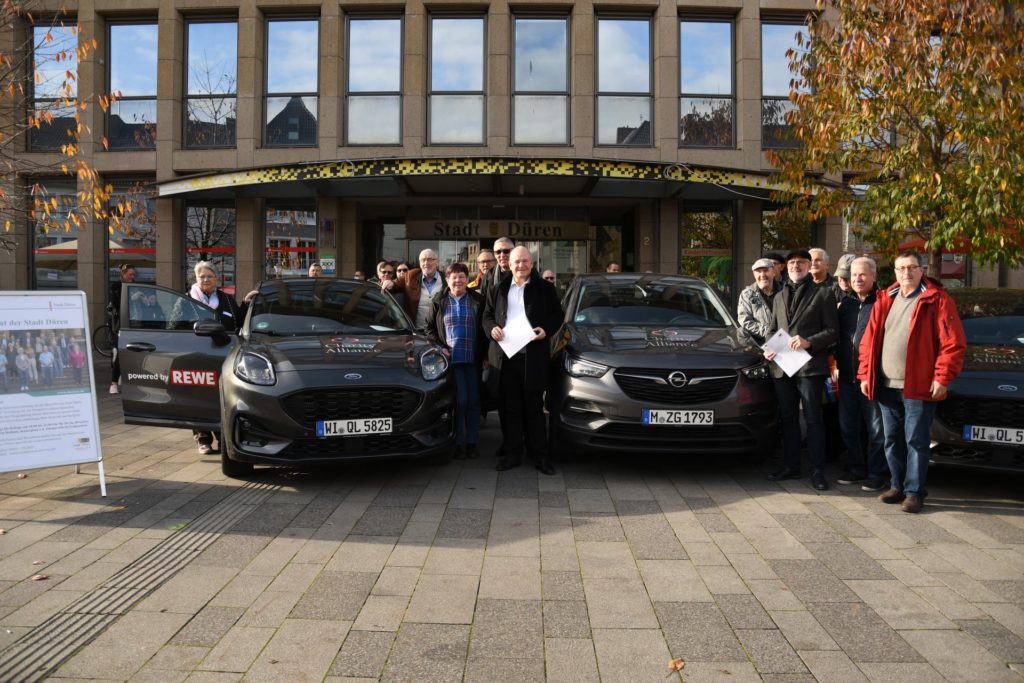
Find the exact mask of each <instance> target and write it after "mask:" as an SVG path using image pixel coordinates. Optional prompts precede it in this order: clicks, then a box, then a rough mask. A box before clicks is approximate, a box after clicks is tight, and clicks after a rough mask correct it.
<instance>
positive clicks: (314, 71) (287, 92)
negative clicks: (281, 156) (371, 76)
mask: <svg viewBox="0 0 1024 683" xmlns="http://www.w3.org/2000/svg"><path fill="white" fill-rule="evenodd" d="M319 45H320V22H319V21H318V20H317V19H308V18H302V19H296V18H290V19H269V20H268V21H267V62H266V63H267V70H266V82H267V86H266V99H265V103H264V110H265V113H264V117H265V121H266V130H265V131H264V144H266V145H267V146H268V147H301V146H312V145H315V144H317V132H318V128H317V120H318V102H319V96H318V94H319V85H318V84H319V51H320V48H319Z"/></svg>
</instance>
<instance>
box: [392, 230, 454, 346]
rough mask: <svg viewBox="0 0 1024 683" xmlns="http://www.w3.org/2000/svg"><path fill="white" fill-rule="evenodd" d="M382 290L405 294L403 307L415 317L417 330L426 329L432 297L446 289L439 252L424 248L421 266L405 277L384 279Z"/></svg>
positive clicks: (421, 255)
mask: <svg viewBox="0 0 1024 683" xmlns="http://www.w3.org/2000/svg"><path fill="white" fill-rule="evenodd" d="M380 288H381V291H384V292H388V291H390V292H393V293H401V294H404V295H405V301H404V302H403V307H404V308H405V312H406V313H408V314H409V317H410V318H412V319H413V322H414V324H415V325H416V329H417V330H423V329H426V326H427V322H428V318H429V316H430V306H431V299H433V297H434V296H435V295H436V294H438V293H439V292H441V291H443V290H445V289H446V285H445V282H444V278H442V277H441V276H440V275H439V274H438V272H437V252H436V251H434V250H433V249H424V250H423V251H421V252H420V267H419V268H413V269H412V270H410V271H409V272H408V273H406V274H405V278H404V279H403V278H398V279H395V280H384V281H383V282H381V283H380Z"/></svg>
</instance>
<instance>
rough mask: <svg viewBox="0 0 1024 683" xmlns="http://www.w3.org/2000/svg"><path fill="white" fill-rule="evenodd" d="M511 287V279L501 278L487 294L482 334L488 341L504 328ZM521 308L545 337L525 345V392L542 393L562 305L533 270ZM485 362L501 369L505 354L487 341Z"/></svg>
mask: <svg viewBox="0 0 1024 683" xmlns="http://www.w3.org/2000/svg"><path fill="white" fill-rule="evenodd" d="M511 286H512V278H511V277H508V278H504V279H502V280H500V281H499V282H498V284H497V285H496V286H494V287H492V288H491V290H490V292H489V293H488V296H487V306H486V307H485V308H484V332H485V333H486V335H487V338H488V339H491V330H492V329H494V328H495V327H505V323H506V321H507V316H508V291H509V288H510V287H511ZM523 305H524V307H525V308H526V319H527V320H529V321H530V325H532V326H533V327H540V328H541V329H543V330H544V334H545V335H546V336H545V338H544V339H540V340H537V341H532V342H530V343H529V344H527V345H526V390H527V391H543V390H545V389H546V388H547V386H548V383H549V380H550V374H551V373H550V365H551V351H550V349H551V346H550V341H551V338H552V337H553V336H554V335H555V333H556V332H557V331H558V328H559V327H560V326H561V324H562V315H563V313H562V304H561V303H560V302H559V300H558V292H557V291H556V290H555V286H554V285H553V284H552V283H550V282H548V281H547V280H545V279H544V278H542V277H541V276H540V275H538V274H537V271H536V270H534V271H533V272H531V273H530V279H529V280H528V282H527V285H526V290H525V291H524V292H523ZM488 360H489V361H490V363H491V365H492V366H493V367H495V368H497V369H500V368H501V365H502V362H503V361H504V360H505V352H504V351H502V350H501V346H499V345H498V342H496V341H493V340H491V349H490V353H489V355H488Z"/></svg>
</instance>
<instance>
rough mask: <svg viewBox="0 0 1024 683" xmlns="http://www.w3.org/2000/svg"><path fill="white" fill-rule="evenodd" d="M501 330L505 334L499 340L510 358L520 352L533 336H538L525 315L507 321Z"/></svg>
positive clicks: (499, 343) (502, 348)
mask: <svg viewBox="0 0 1024 683" xmlns="http://www.w3.org/2000/svg"><path fill="white" fill-rule="evenodd" d="M501 330H502V332H504V334H505V336H504V338H503V339H502V340H501V341H500V342H498V345H499V346H500V347H501V350H502V351H504V352H505V355H506V356H508V357H509V358H511V357H512V356H514V355H516V354H517V353H519V352H520V351H521V350H522V349H523V347H524V346H526V345H527V344H529V343H530V342H531V341H533V338H534V337H536V336H537V335H536V334H535V333H534V331H533V326H532V325H530V321H529V320H527V318H526V316H525V315H517V316H516V317H514V318H512V319H511V320H509V321H507V322H506V323H505V327H503V328H501Z"/></svg>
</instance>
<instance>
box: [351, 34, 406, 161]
mask: <svg viewBox="0 0 1024 683" xmlns="http://www.w3.org/2000/svg"><path fill="white" fill-rule="evenodd" d="M346 64H347V65H348V81H347V82H348V102H347V106H348V111H347V116H346V117H345V125H346V128H345V140H346V141H347V143H348V144H350V145H399V144H401V143H402V20H401V19H398V18H394V19H386V18H384V19H363V18H350V19H349V22H348V60H347V61H346Z"/></svg>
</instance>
